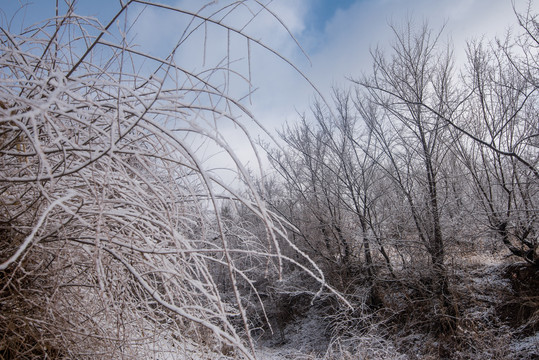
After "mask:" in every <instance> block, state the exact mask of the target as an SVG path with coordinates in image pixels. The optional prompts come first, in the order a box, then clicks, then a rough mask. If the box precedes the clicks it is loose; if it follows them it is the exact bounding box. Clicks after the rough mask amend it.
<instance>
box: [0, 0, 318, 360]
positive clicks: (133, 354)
mask: <svg viewBox="0 0 539 360" xmlns="http://www.w3.org/2000/svg"><path fill="white" fill-rule="evenodd" d="M142 5H144V6H145V8H144V7H142ZM221 6H223V5H221ZM148 8H150V9H153V8H159V9H160V11H167V12H171V13H174V14H176V15H177V16H178V17H183V19H184V20H185V19H187V21H186V24H188V25H186V26H187V28H186V31H185V32H184V33H183V35H181V38H179V39H178V43H177V47H176V48H174V50H173V51H172V52H171V53H170V55H169V56H168V57H163V58H159V57H157V56H153V55H149V54H147V53H145V52H144V50H141V49H140V48H137V47H135V46H131V44H130V38H129V36H128V34H129V32H128V29H129V27H130V24H129V21H128V20H126V19H128V18H131V15H135V16H132V17H133V18H134V19H136V18H137V15H139V14H140V13H141V11H142V10H146V9H148ZM236 8H238V9H239V10H241V9H243V10H245V8H248V9H249V11H250V12H251V13H252V14H255V13H257V12H264V11H265V10H266V9H264V8H263V7H261V5H260V4H259V3H258V2H257V1H253V2H252V3H251V2H249V1H245V2H239V3H231V4H228V5H226V6H224V7H223V8H222V9H216V8H215V6H209V7H205V8H204V9H203V11H202V12H200V13H189V12H186V11H179V10H174V9H171V8H163V7H158V6H155V4H150V3H146V4H143V2H142V1H129V2H127V3H126V4H125V5H124V6H123V8H122V9H120V10H118V13H117V14H116V16H114V17H113V18H112V20H111V21H110V23H108V24H104V25H102V24H100V23H99V22H98V21H97V20H95V19H92V18H85V17H81V16H78V15H76V9H75V10H74V9H73V8H71V9H69V10H68V11H67V14H66V15H65V16H58V17H57V18H55V19H52V20H49V21H47V22H44V23H40V24H37V25H33V26H32V27H31V28H28V29H26V30H23V31H21V32H12V31H10V29H9V28H2V29H1V30H2V32H1V34H0V46H1V50H0V87H1V91H0V164H1V165H0V169H1V170H0V249H1V251H0V303H1V304H2V305H1V312H0V327H1V328H2V329H6V332H5V334H4V335H3V336H2V337H1V338H0V356H1V357H3V358H19V359H30V358H43V357H47V358H77V359H82V358H92V359H95V358H107V359H110V358H137V359H142V358H153V357H154V356H155V355H156V354H158V353H159V354H161V355H159V356H160V357H159V358H166V356H167V352H170V354H169V355H170V356H171V357H170V358H173V356H174V357H175V356H179V354H181V353H182V352H183V353H189V352H193V351H198V350H197V349H196V348H195V347H193V344H195V343H196V344H198V347H199V349H200V348H202V349H209V350H211V351H217V352H221V353H223V354H225V355H233V354H234V352H236V353H237V354H243V355H244V356H247V357H252V356H253V355H252V354H253V344H252V340H251V338H250V336H249V333H250V330H251V329H250V327H249V323H248V319H247V317H246V313H245V309H244V304H243V302H244V300H243V299H242V295H241V294H240V293H239V290H238V289H239V287H238V281H240V282H242V283H245V284H247V285H248V286H251V285H252V282H251V281H250V280H249V278H250V276H251V272H252V269H253V264H256V266H257V267H258V268H260V267H261V266H262V268H264V267H265V269H266V270H267V271H269V272H270V273H273V272H278V271H279V270H278V269H279V264H280V263H281V260H276V259H280V253H279V246H278V238H279V237H281V238H282V239H283V240H285V239H284V231H283V230H282V229H281V228H280V226H279V222H278V221H275V220H276V219H275V218H274V217H272V215H271V214H270V213H269V212H268V211H267V210H265V206H264V204H263V203H262V202H261V201H260V199H259V197H258V195H257V193H256V191H255V190H254V187H253V186H249V184H250V182H249V181H248V179H246V176H247V172H246V171H245V169H244V168H243V167H242V165H241V164H240V162H239V161H238V160H237V157H236V156H235V154H234V152H233V151H232V150H231V148H230V147H229V146H228V145H227V143H226V141H225V139H224V138H223V137H222V136H221V133H220V128H219V126H218V124H222V123H228V124H229V126H230V125H231V124H233V125H235V126H236V128H237V129H238V131H240V132H242V131H244V129H245V123H242V122H241V121H245V119H248V121H251V120H250V115H249V113H248V112H247V111H246V110H245V109H244V108H243V106H242V105H241V104H240V102H238V101H235V100H234V99H233V98H232V97H231V96H229V95H227V91H225V90H226V89H227V84H228V81H230V77H231V76H232V77H234V76H236V75H237V74H235V73H234V72H232V71H231V68H230V54H225V55H224V56H225V58H226V57H227V56H228V60H227V61H225V63H226V64H228V65H227V66H222V63H221V65H216V66H214V67H213V66H212V67H209V68H208V67H206V68H204V69H202V70H200V71H198V72H196V73H195V72H190V71H189V70H187V69H184V68H182V64H181V63H177V62H176V61H175V56H174V53H175V52H179V51H181V50H182V49H183V48H182V46H183V44H184V42H185V41H186V39H187V38H188V37H189V36H197V35H196V34H200V33H201V32H202V34H203V36H201V39H203V41H204V53H205V52H206V50H207V47H210V46H211V45H210V44H211V43H210V42H208V43H206V41H207V40H208V39H207V37H208V35H207V33H206V32H205V31H207V28H208V27H212V29H213V30H216V29H217V30H221V31H224V32H225V33H228V36H229V39H230V36H231V35H230V34H231V33H233V35H234V36H235V37H240V38H243V41H244V42H246V43H247V44H248V45H249V46H248V48H249V49H250V44H251V42H253V43H255V44H256V45H258V44H259V42H258V41H257V40H253V39H252V38H250V37H248V36H247V35H245V34H243V33H242V32H241V31H236V30H235V29H234V28H232V27H230V26H227V25H223V24H226V23H227V21H224V20H227V17H228V16H229V14H230V13H231V12H233V11H235V10H238V9H236ZM128 11H130V12H131V13H129V16H128V15H127V12H128ZM124 15H125V16H124ZM122 19H123V20H122ZM238 28H241V27H238ZM246 58H247V62H250V55H249V53H248V54H246ZM231 74H232V75H231ZM240 75H241V74H239V75H237V77H238V78H240V79H241V78H243V79H247V78H248V76H247V75H241V76H240ZM246 84H247V85H248V86H246V87H247V88H248V89H249V90H248V91H250V84H248V83H246ZM242 119H243V120H242ZM244 135H245V137H246V138H247V140H249V137H248V133H247V132H245V133H244ZM204 147H207V148H211V149H220V151H221V153H223V154H225V155H226V157H227V158H228V159H229V161H230V163H231V164H232V165H233V166H234V167H235V170H234V172H235V174H236V176H237V177H238V178H239V179H243V180H244V181H245V183H246V184H247V189H246V190H243V192H242V194H244V195H243V196H241V197H240V196H238V195H237V193H236V192H235V190H234V189H232V188H230V187H228V186H227V185H226V184H225V183H224V182H223V181H222V180H220V178H219V176H218V175H219V174H218V173H216V172H214V171H212V170H211V169H210V168H209V166H208V165H207V163H206V162H204V161H203V160H202V158H201V157H200V152H199V151H198V149H200V148H204ZM223 202H236V203H240V204H242V206H243V207H244V208H246V209H250V211H251V212H252V213H253V214H255V215H256V216H257V217H258V218H260V219H262V222H263V224H264V225H265V234H264V236H263V238H259V237H254V236H252V234H249V233H248V232H242V231H240V230H237V231H238V232H237V233H236V234H232V235H231V234H230V232H229V230H228V229H229V227H227V225H226V224H225V222H224V221H223V219H222V214H221V212H220V211H219V209H220V208H221V206H222V203H223ZM238 234H239V235H238ZM231 238H233V239H234V241H233V242H230V239H231ZM279 241H280V240H279ZM218 269H220V270H218ZM309 271H311V272H312V271H314V273H313V274H317V269H316V268H315V267H313V268H311V270H309ZM216 274H225V276H226V278H227V280H226V283H227V284H229V288H228V289H223V288H222V287H220V284H218V283H217V282H216ZM315 276H316V275H315ZM253 289H254V288H253ZM224 290H227V291H228V294H232V295H231V296H228V297H227V299H226V301H225V300H224V299H223V291H224ZM255 291H256V290H255ZM240 333H241V334H243V335H242V336H240V335H239V334H240Z"/></svg>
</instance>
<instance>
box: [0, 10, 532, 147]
mask: <svg viewBox="0 0 539 360" xmlns="http://www.w3.org/2000/svg"><path fill="white" fill-rule="evenodd" d="M27 2H28V1H27V0H2V7H0V9H1V10H2V11H1V12H0V23H1V25H2V27H4V28H6V27H8V26H10V27H11V28H12V31H16V27H17V26H19V25H18V24H19V23H21V22H22V21H23V20H24V22H25V23H26V24H27V25H28V24H30V23H32V22H34V21H37V20H39V19H40V18H44V17H50V16H53V15H54V11H55V10H54V8H55V6H54V5H55V0H33V3H32V4H30V5H29V6H27V7H25V8H24V9H23V10H21V11H19V12H17V13H16V9H17V8H18V7H19V6H20V4H25V3H27ZM163 2H164V3H167V4H170V5H174V6H179V7H182V8H185V9H189V10H192V11H197V10H199V9H200V7H201V6H202V5H203V4H204V3H206V1H202V0H164V1H163ZM230 2H231V1H225V0H215V1H214V3H215V4H214V5H213V6H210V7H208V8H207V9H206V10H204V11H205V12H203V14H206V15H209V14H211V13H212V12H214V11H215V10H216V9H217V8H219V7H222V6H223V5H225V4H228V3H230ZM260 2H263V3H264V4H266V3H267V4H268V6H267V8H268V9H269V10H271V12H272V13H273V14H274V15H276V17H274V16H273V15H272V14H269V13H268V11H262V12H260V13H258V10H259V9H260V7H259V6H258V4H257V3H260ZM513 2H514V5H515V6H516V8H517V9H518V10H525V9H526V6H527V5H528V1H527V0H513V1H511V0H273V1H271V2H269V3H268V1H266V0H249V1H248V2H246V3H247V4H249V5H250V6H249V7H245V6H244V7H239V8H238V9H237V10H236V11H235V12H234V13H233V14H230V15H228V16H227V17H226V18H225V19H224V20H223V21H224V22H225V23H227V24H229V25H231V26H234V27H235V28H243V31H244V32H245V33H246V34H249V35H250V36H252V38H253V39H255V40H260V41H261V42H263V43H265V44H267V45H269V46H270V47H271V48H272V49H274V50H276V51H277V52H278V53H279V54H280V55H281V56H283V57H284V58H286V59H288V60H290V61H291V62H292V63H293V64H294V65H295V66H296V67H297V70H299V71H300V72H302V73H303V74H304V75H305V76H306V77H307V78H308V79H309V80H310V81H311V82H312V84H313V85H315V86H316V88H317V89H318V91H319V92H320V93H321V94H323V96H325V97H326V98H328V99H329V97H330V96H329V94H330V89H331V87H334V86H337V87H341V88H343V87H349V86H351V83H350V81H348V80H347V78H354V77H359V76H360V75H361V74H362V73H363V72H368V71H369V68H370V54H369V49H370V48H372V47H374V46H377V45H378V46H381V47H385V46H387V45H388V44H389V42H390V41H391V39H392V33H391V29H390V27H389V24H394V25H396V26H399V25H402V24H403V22H405V21H406V20H407V19H412V20H413V21H414V22H416V23H418V24H420V23H422V22H423V21H428V23H429V24H430V26H431V27H432V28H433V29H440V28H441V27H442V26H444V25H445V28H444V32H443V35H442V38H441V39H442V41H443V42H445V43H451V44H452V46H453V47H454V51H455V55H456V57H457V59H463V57H464V52H465V46H466V40H469V39H472V38H475V39H478V38H479V39H480V38H485V39H493V38H494V37H495V36H498V37H503V36H504V34H505V33H506V32H507V31H508V29H509V28H510V27H511V26H512V27H513V28H514V29H515V30H516V22H515V15H514V12H513V7H512V6H513V5H512V3H513ZM61 4H63V5H62V6H61V8H63V9H64V11H65V8H66V7H65V0H64V1H61ZM538 4H539V0H535V1H534V2H533V3H532V4H531V6H532V7H533V9H534V11H535V12H538V10H539V9H538ZM118 7H119V1H113V0H79V1H78V2H77V11H78V12H79V13H83V14H88V15H93V16H95V17H97V18H98V19H99V20H100V21H101V22H102V23H106V22H108V21H109V19H110V17H111V15H113V14H114V12H115V11H116V10H117V9H118ZM142 10H143V11H142ZM61 12H62V11H61ZM14 14H16V15H15V18H13V16H14ZM252 14H257V16H256V18H255V19H254V21H252V22H249V18H250V17H251V15H252ZM12 19H15V20H12ZM127 20H128V22H129V23H130V24H132V25H133V27H132V28H131V31H130V33H131V41H132V42H134V43H137V44H139V46H140V48H141V49H143V50H145V51H148V52H150V53H152V54H154V55H156V56H161V57H164V56H166V53H167V52H168V51H170V48H171V47H172V46H174V44H175V43H176V42H177V41H178V39H179V37H180V36H181V34H182V30H183V28H184V27H185V26H186V25H187V24H188V21H189V18H188V17H185V16H180V15H178V14H170V13H167V12H163V11H160V10H158V9H153V8H146V9H143V7H138V8H137V10H136V11H133V12H131V13H130V14H128V19H127ZM279 20H282V22H283V23H284V24H286V26H287V28H288V30H289V32H290V33H291V35H292V36H291V35H290V34H289V33H288V32H287V31H286V29H285V28H283V26H282V25H281V24H280V23H279ZM206 30H207V31H208V32H207V34H208V35H207V36H205V35H203V34H204V32H202V31H199V33H195V34H192V35H191V37H190V40H188V41H190V43H189V42H186V43H185V46H184V49H188V51H180V52H179V53H178V54H177V60H178V61H179V62H180V63H181V64H183V65H184V66H185V67H187V68H193V69H199V70H200V69H201V68H203V67H204V66H208V65H212V64H217V63H219V61H222V60H223V58H224V56H225V54H226V53H227V51H230V53H231V54H232V55H231V57H232V58H233V59H235V60H237V63H235V65H234V66H235V69H236V70H237V71H238V72H239V73H241V74H243V75H244V76H246V77H247V76H248V74H249V67H248V64H249V62H248V61H247V60H246V58H248V57H249V58H250V59H251V61H250V64H251V68H250V76H251V78H252V83H253V84H254V87H255V88H256V89H257V90H256V91H255V93H254V94H253V96H252V97H251V98H250V101H249V102H248V105H249V107H250V108H251V109H252V111H253V113H254V114H255V116H256V117H257V118H258V119H259V120H260V121H261V122H262V123H263V124H264V126H265V127H266V128H268V129H270V130H271V129H275V128H278V127H280V126H282V124H283V123H284V122H286V121H288V122H293V121H294V120H295V119H297V118H298V112H299V113H303V112H305V111H308V109H309V106H310V105H311V104H312V102H313V100H314V99H315V92H316V91H315V90H314V89H313V87H312V86H311V85H310V84H309V83H308V82H307V81H306V80H305V79H304V78H303V77H302V75H300V74H299V73H298V71H297V70H295V69H293V68H292V67H291V66H290V65H289V64H287V63H286V62H285V61H283V60H282V59H279V58H278V57H277V56H275V55H274V54H272V53H270V52H268V51H267V50H265V49H262V48H260V47H258V46H256V45H254V43H252V44H253V45H252V46H251V48H250V51H249V52H248V51H247V46H246V41H245V39H243V38H239V37H237V36H231V37H228V35H227V33H226V32H224V31H222V29H219V28H218V27H217V26H215V27H213V28H210V29H206ZM294 38H295V40H297V42H298V43H299V44H300V45H301V47H300V46H298V45H297V44H296V42H295V41H294ZM204 39H205V40H204ZM229 39H230V40H229ZM205 42H206V47H204V46H202V45H201V44H203V43H205ZM246 54H249V55H250V56H247V55H246ZM238 89H239V90H238V91H239V93H241V91H244V92H245V91H246V90H245V87H243V88H241V86H239V87H238ZM230 136H231V135H230ZM231 137H232V136H231ZM236 143H237V144H239V143H241V142H240V141H238V142H236ZM236 146H237V147H239V146H240V145H236Z"/></svg>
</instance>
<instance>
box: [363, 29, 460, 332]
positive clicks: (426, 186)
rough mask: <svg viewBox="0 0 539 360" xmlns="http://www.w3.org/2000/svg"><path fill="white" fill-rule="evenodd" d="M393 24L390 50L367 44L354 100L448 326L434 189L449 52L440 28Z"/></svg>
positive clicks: (450, 88)
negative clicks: (424, 256) (366, 64)
mask: <svg viewBox="0 0 539 360" xmlns="http://www.w3.org/2000/svg"><path fill="white" fill-rule="evenodd" d="M393 30H394V34H395V41H394V43H393V45H392V53H391V55H389V56H388V55H385V54H384V53H383V52H382V51H381V50H379V49H376V50H374V52H373V61H374V68H373V75H372V76H370V77H365V78H364V79H361V80H358V81H356V83H357V84H358V86H360V87H361V88H362V89H363V90H364V91H363V92H360V95H359V96H358V100H357V106H358V109H359V111H360V114H361V116H362V117H363V119H364V120H365V123H366V125H367V126H368V127H369V129H370V131H371V132H372V134H373V136H375V137H376V139H377V142H378V144H379V146H380V148H381V149H382V151H383V152H384V155H385V157H384V159H383V160H379V161H378V163H379V164H380V165H381V166H382V167H383V169H384V170H385V172H386V174H387V175H388V176H390V177H391V178H392V179H393V181H394V183H395V184H396V185H397V186H398V188H399V190H400V192H401V193H402V195H403V196H404V199H405V200H406V202H407V204H408V211H409V213H410V215H411V220H412V221H413V223H414V224H415V228H416V229H415V230H416V234H417V237H418V238H419V242H420V243H421V244H422V245H423V246H424V248H425V250H426V251H427V253H428V255H429V257H430V260H431V261H432V271H433V287H432V291H433V293H434V294H435V297H436V298H438V299H439V301H440V305H439V306H440V309H442V311H441V316H440V321H441V325H443V328H444V329H445V330H449V329H453V330H454V329H455V319H456V318H455V316H456V310H455V307H456V304H454V302H453V300H452V296H451V292H450V289H449V283H448V277H447V273H446V268H445V264H444V259H445V250H446V247H445V243H444V233H443V230H442V226H441V216H442V209H441V208H440V204H439V194H438V192H439V180H440V173H441V172H440V170H441V168H442V167H443V159H444V157H445V155H446V153H447V146H446V141H445V140H446V137H447V124H446V122H445V121H444V118H442V116H440V115H439V114H443V115H444V116H445V117H447V118H450V117H451V114H452V106H451V105H452V104H454V102H455V89H454V85H453V82H452V58H451V52H450V50H449V49H447V50H445V51H439V50H438V49H439V36H440V33H433V32H432V30H430V29H429V27H428V26H427V25H426V24H425V25H423V27H422V28H420V29H419V30H418V31H416V30H415V29H414V28H413V25H412V23H411V22H408V23H407V25H406V27H405V28H403V29H402V30H400V29H397V28H395V27H393ZM427 107H428V108H429V109H431V108H432V109H436V112H431V111H429V110H428V109H427ZM435 306H438V305H435Z"/></svg>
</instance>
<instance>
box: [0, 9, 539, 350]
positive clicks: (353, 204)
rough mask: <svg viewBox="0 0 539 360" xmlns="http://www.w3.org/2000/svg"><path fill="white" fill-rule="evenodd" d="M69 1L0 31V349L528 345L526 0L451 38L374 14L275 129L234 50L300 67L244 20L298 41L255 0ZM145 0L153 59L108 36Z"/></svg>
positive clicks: (529, 57) (532, 177) (535, 35)
mask: <svg viewBox="0 0 539 360" xmlns="http://www.w3.org/2000/svg"><path fill="white" fill-rule="evenodd" d="M79 3H80V2H76V1H66V2H65V3H62V4H63V5H66V4H67V5H68V6H67V7H66V6H63V7H62V6H58V1H56V16H54V17H51V18H49V19H46V20H41V21H40V22H37V23H35V24H24V27H20V28H19V27H17V26H14V25H10V24H11V22H9V21H7V22H2V27H1V29H0V30H1V32H0V49H1V50H0V329H1V330H0V359H21V360H22V359H160V360H163V359H261V360H272V359H312V360H314V359H320V360H322V359H327V360H336V359H539V219H538V218H539V93H538V87H539V18H538V14H536V13H535V12H533V6H532V2H531V1H530V2H529V3H527V4H528V6H527V7H526V8H525V9H527V10H523V11H517V10H516V9H515V13H514V20H515V28H514V31H512V32H507V35H506V37H505V38H501V39H499V38H494V39H481V40H470V41H469V42H468V43H467V47H466V49H465V50H466V51H465V54H466V58H465V59H457V58H456V57H455V55H454V51H453V48H452V47H451V45H448V44H447V43H446V42H445V41H444V40H443V36H444V35H442V34H443V33H444V32H443V31H444V30H443V29H438V28H434V27H431V26H430V25H429V24H428V23H427V22H423V21H416V20H411V19H410V20H407V21H396V22H395V23H394V24H392V25H389V26H390V27H391V30H392V33H393V40H392V42H391V43H390V44H384V47H382V46H380V47H372V48H371V50H370V54H371V58H372V68H371V70H370V72H367V73H364V74H358V75H357V76H352V77H350V78H349V79H348V84H349V86H348V87H346V88H339V87H335V88H334V89H333V91H332V93H331V98H329V99H327V98H324V96H323V95H322V94H321V93H320V92H317V89H316V88H314V87H313V89H312V92H313V93H314V94H317V96H316V100H314V101H313V103H312V106H311V108H310V109H302V112H299V113H298V116H297V119H295V121H288V122H287V123H286V124H285V125H284V126H283V127H281V128H279V129H276V130H274V129H270V126H269V125H270V124H261V123H260V122H259V120H258V119H257V118H256V116H255V115H254V114H253V113H252V112H251V111H250V109H249V107H250V105H251V103H252V102H253V100H251V95H252V94H253V92H254V85H253V81H251V80H252V79H251V62H252V61H254V60H255V59H254V56H252V54H254V52H255V51H262V52H264V53H267V54H268V56H272V57H275V58H277V59H279V61H281V62H283V63H285V64H287V65H288V66H290V67H291V68H292V69H294V70H295V71H297V72H298V76H300V77H304V78H305V81H306V82H310V81H309V79H308V77H307V76H305V75H304V74H303V73H302V72H301V70H300V69H299V68H298V67H296V65H294V62H293V61H291V60H289V59H288V58H286V57H285V56H283V55H282V54H280V53H279V52H278V51H276V50H274V49H273V48H271V47H270V46H269V45H267V44H265V43H264V42H263V41H262V40H260V39H259V38H258V37H257V36H256V34H253V33H250V32H249V25H250V24H251V22H256V21H257V19H258V18H259V16H262V15H261V14H265V15H266V16H269V17H270V18H272V19H273V20H274V21H276V22H277V23H278V24H279V26H280V27H282V28H283V30H284V31H285V32H288V33H289V34H290V36H289V37H290V41H291V42H292V43H293V44H294V45H295V46H301V44H299V45H296V42H295V39H294V37H293V35H292V34H291V32H290V31H289V29H288V28H287V27H286V23H285V22H283V21H282V20H281V18H280V17H279V15H278V14H277V13H275V12H273V11H272V10H271V7H270V6H269V5H267V4H265V3H264V2H261V1H258V0H241V1H232V0H231V1H221V2H217V1H213V2H207V3H206V2H202V3H203V4H202V3H201V4H200V7H199V9H198V10H190V9H187V8H181V7H175V6H172V5H170V4H169V3H168V2H163V3H158V2H155V1H146V0H120V1H118V2H116V4H117V5H118V6H117V11H116V12H115V13H114V14H113V16H112V17H111V18H110V19H107V22H104V23H101V22H100V21H99V20H97V19H96V18H94V17H91V16H87V15H85V14H84V13H79V12H78V9H79V8H78V6H79ZM51 4H52V3H51ZM202 5H204V6H202ZM31 6H33V5H32V4H29V3H27V4H23V5H21V7H31ZM145 9H155V10H156V11H160V12H161V13H163V14H165V13H166V14H171V16H177V17H178V18H179V19H180V18H181V19H182V21H183V22H182V23H181V24H182V25H184V28H182V31H180V32H179V33H178V34H175V35H174V36H175V38H174V41H175V45H174V46H173V47H172V48H170V49H168V50H167V51H168V53H167V55H166V56H159V55H156V54H153V53H151V52H148V51H146V50H145V49H144V48H143V47H140V46H137V43H136V40H137V38H136V36H133V34H131V31H132V26H133V22H136V21H137V17H138V16H140V14H141V13H142V12H143V11H145ZM64 10H65V11H64ZM215 34H221V35H223V38H224V39H226V40H225V45H224V46H223V54H221V57H220V58H219V60H218V61H213V57H212V56H210V53H212V52H214V51H216V49H215V48H212V46H213V45H212V43H211V41H210V40H211V39H212V36H215ZM235 41H241V43H242V44H243V45H242V46H243V47H242V48H241V49H242V50H241V51H242V52H243V55H242V56H241V58H239V59H237V58H234V57H233V56H232V55H231V54H232V52H231V50H230V44H232V43H233V42H235ZM374 45H375V44H374ZM255 49H256V50H255ZM190 51H192V52H193V53H194V52H195V51H197V52H199V53H201V54H202V55H201V56H200V59H201V62H202V64H199V67H198V68H196V69H192V68H190V66H188V64H186V63H184V55H182V54H185V53H186V52H187V53H190ZM365 51H367V52H368V51H369V49H365ZM197 56H198V55H197ZM252 57H253V58H252ZM238 64H242V66H241V67H240V66H237V65H238ZM245 69H247V70H245ZM238 94H239V95H238ZM255 99H256V98H255ZM230 129H234V131H235V132H236V133H237V134H238V135H237V136H240V137H241V138H242V141H243V142H244V143H245V144H248V146H249V148H250V151H251V152H252V154H253V157H254V158H256V159H257V161H256V163H257V164H258V165H257V166H253V165H252V163H251V164H249V165H246V164H245V163H244V162H243V161H242V160H241V158H240V156H239V154H238V153H237V151H236V150H235V149H234V147H233V146H232V142H233V141H237V140H234V139H229V138H227V134H229V132H230ZM258 133H260V134H263V137H258V136H257V135H256V134H258ZM204 151H206V152H207V151H210V152H211V151H213V152H215V153H218V154H219V155H218V161H217V162H219V165H216V164H215V161H213V162H212V161H208V160H207V159H206V158H205V155H204ZM221 163H223V164H225V163H226V164H227V165H226V169H225V170H223V169H222V166H221Z"/></svg>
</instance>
